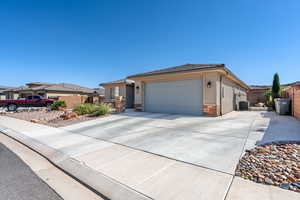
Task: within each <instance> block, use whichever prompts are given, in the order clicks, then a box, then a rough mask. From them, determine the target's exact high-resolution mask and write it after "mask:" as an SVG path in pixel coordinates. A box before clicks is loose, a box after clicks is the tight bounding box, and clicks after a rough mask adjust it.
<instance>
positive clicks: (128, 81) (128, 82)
mask: <svg viewBox="0 0 300 200" xmlns="http://www.w3.org/2000/svg"><path fill="white" fill-rule="evenodd" d="M117 83H127V84H132V83H134V81H133V80H130V79H126V78H123V79H120V80H116V81H111V82H105V83H101V84H100V85H107V84H117Z"/></svg>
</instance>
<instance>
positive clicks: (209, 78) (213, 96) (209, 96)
mask: <svg viewBox="0 0 300 200" xmlns="http://www.w3.org/2000/svg"><path fill="white" fill-rule="evenodd" d="M219 79H220V75H219V73H217V72H214V73H205V74H204V76H203V82H204V84H203V93H204V101H203V104H207V105H217V102H218V98H217V97H218V95H217V94H218V91H217V89H218V88H219V87H218V85H219V84H218V82H219ZM209 82H210V83H211V87H210V88H208V87H207V85H208V83H209Z"/></svg>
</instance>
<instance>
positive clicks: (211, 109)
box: [203, 105, 219, 117]
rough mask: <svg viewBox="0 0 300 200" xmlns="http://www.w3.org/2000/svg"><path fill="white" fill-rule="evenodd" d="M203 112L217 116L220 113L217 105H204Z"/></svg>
mask: <svg viewBox="0 0 300 200" xmlns="http://www.w3.org/2000/svg"><path fill="white" fill-rule="evenodd" d="M203 114H204V115H207V116H213V117H216V116H218V115H219V112H218V106H217V105H203Z"/></svg>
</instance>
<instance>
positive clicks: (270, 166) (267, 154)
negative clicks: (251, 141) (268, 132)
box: [235, 144, 300, 192]
mask: <svg viewBox="0 0 300 200" xmlns="http://www.w3.org/2000/svg"><path fill="white" fill-rule="evenodd" d="M235 175H236V176H240V177H242V178H244V179H248V180H252V181H255V182H257V183H264V184H267V185H275V186H279V187H281V188H283V189H288V190H292V191H295V192H300V145H299V144H271V145H266V146H258V147H256V148H254V149H252V150H248V151H246V153H245V155H244V156H243V158H242V159H241V160H240V162H239V164H238V167H237V170H236V173H235Z"/></svg>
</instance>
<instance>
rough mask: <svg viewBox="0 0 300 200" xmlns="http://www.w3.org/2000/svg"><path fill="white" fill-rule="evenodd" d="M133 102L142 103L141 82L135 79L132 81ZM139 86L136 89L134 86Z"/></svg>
mask: <svg viewBox="0 0 300 200" xmlns="http://www.w3.org/2000/svg"><path fill="white" fill-rule="evenodd" d="M134 84H135V85H134V104H142V103H143V94H142V92H143V88H144V86H143V84H142V82H141V81H136V82H135V83H134ZM137 87H139V88H140V89H139V90H137V89H136V88H137Z"/></svg>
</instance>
